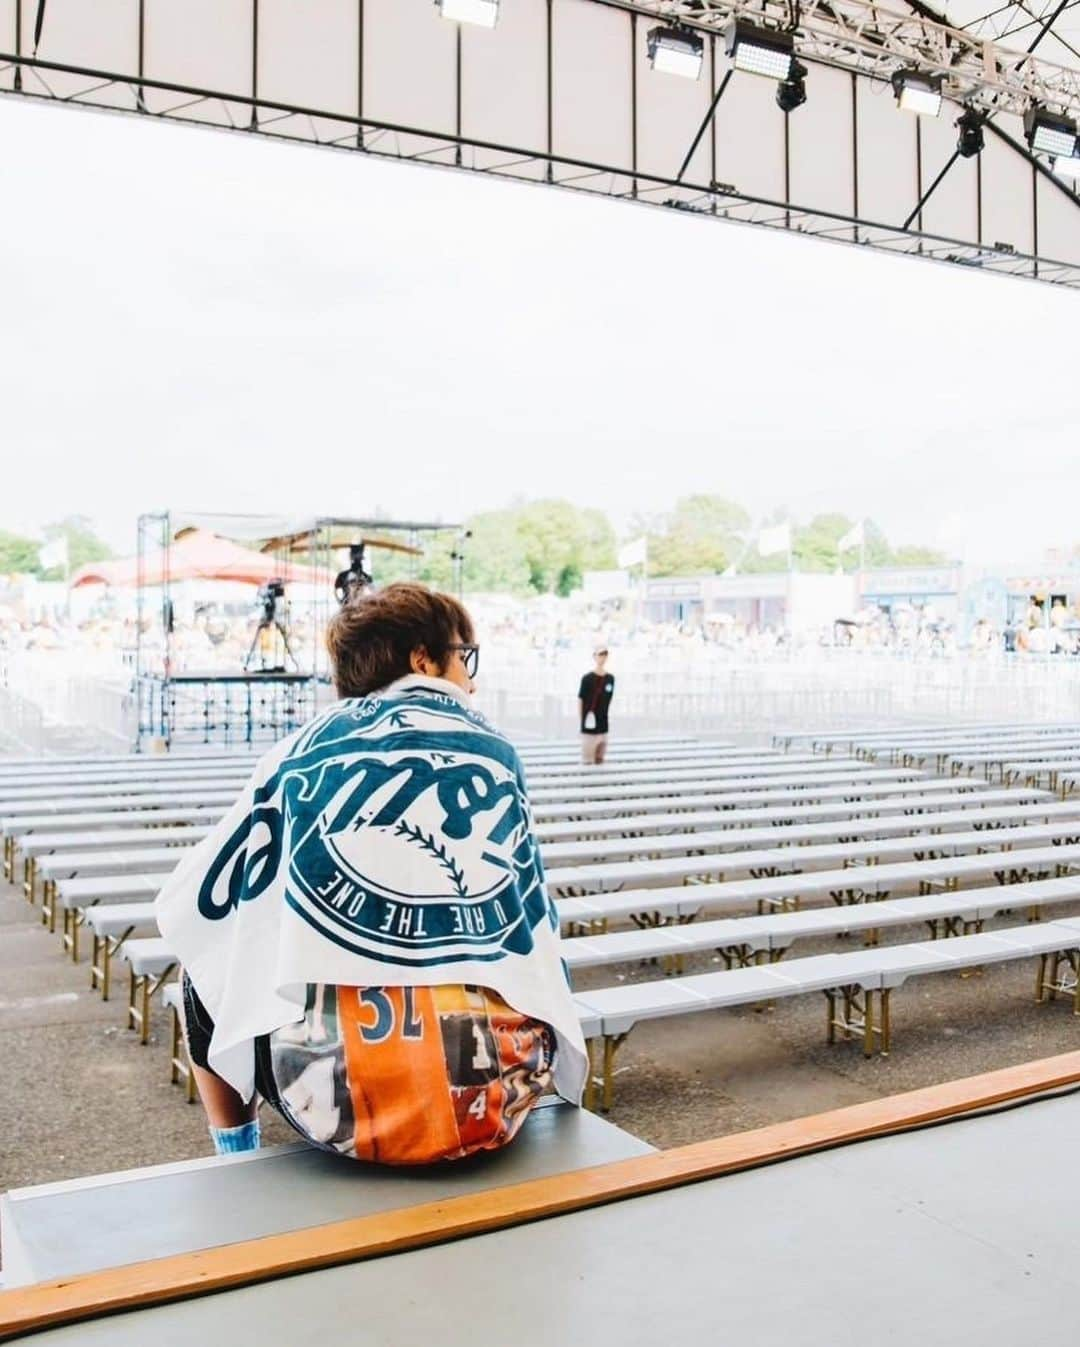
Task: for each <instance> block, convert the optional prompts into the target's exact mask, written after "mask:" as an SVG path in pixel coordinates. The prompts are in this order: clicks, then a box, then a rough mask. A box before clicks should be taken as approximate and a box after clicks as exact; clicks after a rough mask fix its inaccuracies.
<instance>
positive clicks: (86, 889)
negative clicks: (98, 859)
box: [56, 874, 162, 908]
mask: <svg viewBox="0 0 1080 1347" xmlns="http://www.w3.org/2000/svg"><path fill="white" fill-rule="evenodd" d="M161 884H162V876H161V875H160V874H150V875H107V876H106V877H105V878H104V879H101V878H98V877H97V876H92V877H91V878H88V879H60V880H57V884H56V899H57V902H58V903H59V904H60V906H61V907H68V908H72V907H89V906H90V904H92V903H101V902H106V903H108V902H119V901H121V900H122V899H125V898H153V897H155V895H156V894H157V892H158V890H159V889H160V888H161Z"/></svg>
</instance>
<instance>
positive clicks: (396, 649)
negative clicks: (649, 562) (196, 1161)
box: [157, 584, 586, 1164]
mask: <svg viewBox="0 0 1080 1347" xmlns="http://www.w3.org/2000/svg"><path fill="white" fill-rule="evenodd" d="M327 646H328V648H329V651H330V657H331V661H332V665H333V669H334V680H335V683H336V686H337V691H338V693H339V695H340V697H341V698H342V700H340V701H338V702H337V703H335V704H334V705H333V706H331V707H330V708H329V709H328V710H325V711H323V712H322V713H321V714H320V715H318V716H316V717H315V719H314V720H312V721H310V722H309V723H308V724H307V725H305V726H304V727H303V728H302V729H300V730H298V731H297V732H296V733H294V734H292V735H290V736H289V737H288V738H286V739H285V740H283V741H282V742H281V743H279V744H277V745H275V747H274V748H272V749H271V750H270V751H269V752H268V753H267V754H265V755H264V757H263V758H262V760H261V761H260V762H259V764H258V766H257V767H256V769H255V773H254V775H253V777H252V779H251V780H250V781H249V783H248V785H247V787H246V788H245V789H244V791H243V792H242V794H241V796H240V799H239V800H238V801H237V803H236V804H235V805H234V806H233V808H232V809H231V810H230V811H229V813H228V814H227V815H226V816H225V818H224V819H223V820H222V822H221V823H220V824H219V825H218V827H217V828H215V829H214V831H213V833H212V834H211V835H210V837H208V838H207V839H206V840H205V841H204V842H202V843H201V844H200V845H199V846H198V847H196V848H195V849H194V850H193V851H192V852H191V854H190V855H189V857H188V858H187V859H186V860H185V861H184V862H182V863H181V865H180V866H179V868H178V869H177V870H176V871H175V872H174V873H173V874H172V876H170V878H169V879H168V880H167V881H166V883H165V886H164V888H163V889H162V892H161V893H160V895H159V897H158V900H157V918H158V924H159V926H160V928H161V933H162V935H164V936H165V938H166V939H167V940H168V941H169V943H170V946H171V948H173V949H174V950H175V951H176V953H177V955H178V957H179V959H180V962H181V963H182V965H183V968H184V974H183V979H182V984H183V1005H184V1023H185V1029H186V1036H187V1043H188V1050H189V1053H190V1056H191V1061H192V1064H193V1070H194V1075H195V1080H196V1084H197V1085H198V1088H199V1093H200V1096H201V1097H202V1101H203V1106H204V1107H205V1109H206V1113H207V1119H208V1122H209V1124H210V1133H211V1137H212V1139H213V1142H214V1146H215V1149H216V1150H217V1151H219V1153H225V1152H231V1151H242V1150H253V1149H256V1148H257V1147H258V1144H259V1123H258V1114H257V1109H258V1103H259V1096H260V1095H261V1096H262V1098H264V1099H265V1100H266V1101H267V1102H268V1103H269V1104H270V1105H271V1107H273V1108H274V1109H275V1110H276V1111H277V1112H278V1113H280V1114H281V1116H282V1117H283V1118H284V1119H285V1121H286V1122H287V1123H289V1124H290V1125H291V1126H292V1127H293V1128H294V1129H295V1130H296V1131H297V1132H298V1133H300V1135H301V1136H303V1137H305V1138H306V1139H308V1140H309V1141H312V1142H314V1143H315V1144H316V1145H318V1146H320V1147H322V1148H323V1149H326V1150H332V1151H336V1152H338V1153H340V1154H342V1155H345V1156H348V1157H350V1158H353V1159H359V1160H369V1161H377V1162H379V1163H383V1164H426V1163H430V1162H433V1161H437V1160H451V1159H457V1158H459V1157H461V1156H465V1155H469V1154H472V1153H473V1152H475V1151H479V1150H495V1149H498V1148H499V1147H501V1146H505V1145H506V1144H507V1143H508V1142H509V1141H511V1140H512V1139H513V1137H514V1136H515V1135H516V1134H517V1132H518V1130H519V1128H520V1127H521V1124H522V1123H523V1122H524V1120H525V1117H526V1116H527V1114H528V1113H529V1111H530V1109H531V1108H532V1106H533V1104H534V1103H535V1102H536V1100H537V1098H538V1097H539V1096H540V1094H541V1093H543V1092H544V1091H545V1090H547V1089H548V1088H549V1086H551V1085H554V1088H555V1089H556V1090H557V1091H558V1092H559V1093H560V1094H562V1095H563V1096H564V1097H565V1098H567V1099H570V1100H572V1101H574V1102H576V1101H577V1100H578V1099H579V1098H580V1095H581V1089H582V1086H583V1084H584V1079H585V1070H586V1058H585V1048H584V1042H583V1039H582V1036H581V1030H580V1026H579V1024H578V1020H577V1016H576V1014H575V1011H574V1006H573V1001H572V999H571V994H570V988H569V985H568V983H567V978H566V973H565V970H564V967H563V964H562V960H561V957H560V949H559V920H558V915H557V913H556V910H555V906H554V904H553V903H552V901H551V899H550V897H549V896H548V893H547V890H546V888H545V885H544V873H543V868H542V865H541V862H540V855H539V851H538V849H537V845H536V839H535V836H534V833H533V826H532V812H531V809H530V806H529V801H528V798H527V796H526V793H525V779H524V774H523V772H522V768H521V763H520V761H519V760H518V756H517V754H516V752H515V751H514V749H513V747H512V746H511V745H510V744H509V743H508V742H507V740H506V739H504V738H503V737H502V735H501V734H499V733H498V731H496V730H495V729H493V728H492V726H491V725H489V724H488V722H487V721H486V720H485V719H484V718H483V716H481V715H480V714H479V713H478V712H477V711H475V710H474V709H473V707H472V703H471V694H472V692H473V690H474V686H475V685H474V682H473V679H474V678H475V675H476V672H477V666H478V663H479V647H478V646H477V644H476V641H475V637H474V634H473V625H472V621H471V619H470V617H469V614H468V613H467V612H466V611H465V609H464V608H463V607H462V606H461V604H459V603H458V602H457V601H456V600H454V599H452V598H450V597H448V596H447V595H444V594H434V593H432V592H431V591H429V590H427V589H425V588H424V586H422V585H417V584H394V585H388V586H387V587H386V588H385V589H383V590H379V591H376V592H373V591H362V592H358V593H357V594H355V595H354V596H353V597H351V598H350V599H349V600H348V601H347V602H346V603H345V605H344V607H343V608H342V609H341V611H340V612H339V613H337V614H336V615H335V616H334V618H333V619H332V620H331V622H330V625H329V628H328V631H327Z"/></svg>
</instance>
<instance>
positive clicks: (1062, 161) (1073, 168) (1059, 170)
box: [1050, 155, 1080, 182]
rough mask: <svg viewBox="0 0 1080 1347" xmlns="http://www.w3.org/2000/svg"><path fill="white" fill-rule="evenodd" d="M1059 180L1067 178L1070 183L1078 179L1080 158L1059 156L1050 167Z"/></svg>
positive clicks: (1079, 176) (1079, 177)
mask: <svg viewBox="0 0 1080 1347" xmlns="http://www.w3.org/2000/svg"><path fill="white" fill-rule="evenodd" d="M1050 167H1051V169H1053V171H1054V172H1055V173H1056V174H1057V176H1058V177H1059V178H1068V180H1069V181H1070V182H1076V181H1077V179H1080V158H1078V157H1077V156H1076V155H1069V156H1068V157H1066V156H1065V155H1061V156H1059V157H1058V158H1057V159H1055V160H1054V161H1053V163H1052V164H1051V165H1050Z"/></svg>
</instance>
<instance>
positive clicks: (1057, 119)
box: [1024, 107, 1076, 159]
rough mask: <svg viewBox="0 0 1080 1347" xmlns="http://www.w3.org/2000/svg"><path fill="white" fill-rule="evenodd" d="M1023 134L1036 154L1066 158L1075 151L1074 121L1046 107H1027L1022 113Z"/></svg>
mask: <svg viewBox="0 0 1080 1347" xmlns="http://www.w3.org/2000/svg"><path fill="white" fill-rule="evenodd" d="M1024 136H1025V138H1026V139H1027V143H1028V144H1029V145H1030V146H1031V148H1032V150H1033V151H1034V152H1035V153H1036V154H1052V155H1054V156H1055V157H1058V156H1060V157H1062V158H1064V159H1068V158H1070V157H1071V156H1072V155H1074V154H1075V153H1076V123H1075V122H1074V121H1073V119H1072V118H1071V117H1064V116H1062V114H1061V113H1058V112H1048V111H1047V110H1046V108H1039V107H1033V108H1028V110H1027V112H1025V113H1024Z"/></svg>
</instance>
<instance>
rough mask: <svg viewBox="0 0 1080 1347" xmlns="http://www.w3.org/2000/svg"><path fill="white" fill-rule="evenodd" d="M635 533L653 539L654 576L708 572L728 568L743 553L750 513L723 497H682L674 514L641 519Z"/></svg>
mask: <svg viewBox="0 0 1080 1347" xmlns="http://www.w3.org/2000/svg"><path fill="white" fill-rule="evenodd" d="M636 522H637V532H636V535H635V536H640V534H641V533H642V532H644V533H646V535H647V537H648V539H649V574H650V575H708V574H717V573H719V572H720V571H723V570H725V569H726V568H727V567H728V566H729V565H730V564H731V563H732V562H733V561H734V560H735V559H736V558H737V557H738V556H739V554H740V552H741V550H742V547H743V538H744V535H745V533H746V532H747V530H748V529H749V527H750V516H749V515H748V514H747V512H746V511H745V510H744V509H743V507H742V506H741V505H739V504H737V502H735V501H731V500H727V499H725V498H724V497H723V496H715V495H707V494H703V493H701V494H697V495H692V496H682V497H681V498H680V499H679V500H677V501H676V502H675V506H674V508H673V509H672V511H671V513H670V514H668V515H666V516H661V517H659V518H656V517H653V518H651V519H649V518H639V519H638V520H637V521H636Z"/></svg>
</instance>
